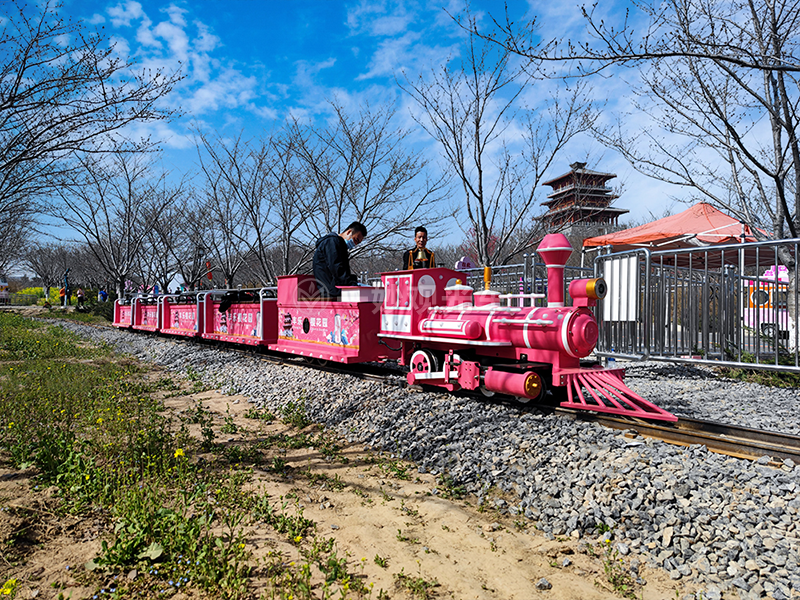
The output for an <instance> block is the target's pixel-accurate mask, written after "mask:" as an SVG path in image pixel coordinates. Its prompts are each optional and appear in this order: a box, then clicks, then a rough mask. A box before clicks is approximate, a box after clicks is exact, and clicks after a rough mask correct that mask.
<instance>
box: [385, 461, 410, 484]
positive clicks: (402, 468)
mask: <svg viewBox="0 0 800 600" xmlns="http://www.w3.org/2000/svg"><path fill="white" fill-rule="evenodd" d="M379 466H380V469H381V471H383V473H384V474H385V475H387V476H389V477H394V478H396V479H403V480H406V481H407V480H409V479H411V475H410V474H409V473H408V466H407V465H404V464H403V463H402V462H401V461H400V460H395V459H385V460H383V461H382V462H381V463H379Z"/></svg>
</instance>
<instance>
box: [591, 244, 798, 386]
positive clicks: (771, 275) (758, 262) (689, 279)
mask: <svg viewBox="0 0 800 600" xmlns="http://www.w3.org/2000/svg"><path fill="white" fill-rule="evenodd" d="M798 244H800V239H791V240H779V241H769V242H756V243H751V244H731V245H726V246H716V247H704V248H689V249H682V250H668V251H659V252H651V251H649V250H647V249H640V250H631V251H628V252H617V253H612V254H606V255H601V256H598V257H597V258H596V260H595V273H596V275H597V276H600V277H604V278H605V279H606V281H607V282H608V286H609V293H608V295H607V296H606V298H605V299H604V300H602V301H601V302H600V303H599V305H598V311H597V316H598V324H599V327H600V339H599V341H598V345H597V353H598V354H599V355H600V356H607V357H610V356H620V357H628V358H635V359H646V358H649V359H654V360H665V361H673V362H701V363H708V364H716V365H728V366H741V367H748V368H760V369H771V370H780V371H796V372H800V356H798V346H799V345H800V344H798V331H797V327H796V326H795V323H796V315H797V314H798V292H797V286H796V285H795V282H796V281H797V275H798V265H797V261H796V260H795V258H796V257H797V254H798V253H797V250H798Z"/></svg>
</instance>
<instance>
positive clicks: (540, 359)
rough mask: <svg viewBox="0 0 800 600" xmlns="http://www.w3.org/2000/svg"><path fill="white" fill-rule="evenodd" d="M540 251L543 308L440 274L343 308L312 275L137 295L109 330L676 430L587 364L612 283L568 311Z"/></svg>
mask: <svg viewBox="0 0 800 600" xmlns="http://www.w3.org/2000/svg"><path fill="white" fill-rule="evenodd" d="M537 251H538V253H539V255H540V256H542V258H543V259H544V260H545V262H546V264H547V271H548V285H547V289H548V294H547V306H546V307H536V306H532V305H533V303H534V300H536V299H538V298H543V297H544V296H543V295H537V294H506V295H503V294H500V293H499V292H496V291H492V290H490V289H486V290H484V291H480V292H474V291H473V290H472V288H471V287H468V286H466V285H463V283H462V282H464V281H466V275H464V274H463V273H459V272H458V271H453V270H451V269H445V268H435V269H423V270H413V271H396V272H391V273H383V274H382V275H381V283H382V286H381V287H346V288H343V289H342V295H341V299H340V300H338V301H330V300H321V299H319V297H318V294H317V289H316V281H315V280H314V278H313V277H312V276H309V275H288V276H285V277H280V278H278V286H277V294H275V293H274V291H275V289H274V288H263V289H261V290H257V291H246V292H242V291H236V290H212V291H203V292H199V293H197V294H194V295H191V296H176V295H164V296H158V297H155V298H152V297H136V298H134V299H133V300H132V301H131V302H130V303H124V302H120V301H117V302H116V304H115V307H114V325H115V326H117V327H123V328H132V329H135V330H142V331H151V332H160V333H161V334H164V335H176V336H185V337H191V338H200V339H206V340H216V341H220V342H228V343H234V344H243V345H249V346H260V347H262V348H264V349H266V350H269V351H272V352H279V353H287V354H293V355H298V356H302V357H305V358H307V359H311V360H322V361H332V362H340V363H348V364H350V363H364V362H382V361H387V360H397V361H398V362H399V363H400V364H401V365H404V366H406V367H408V369H409V372H408V375H407V377H408V382H409V384H412V385H413V384H418V385H428V386H436V387H440V388H444V389H446V390H449V391H456V390H461V389H464V390H480V391H481V392H483V393H484V394H485V395H487V396H491V395H493V394H495V393H499V394H504V395H508V396H512V397H514V398H516V399H517V400H518V401H520V402H530V401H532V400H539V399H543V398H544V397H545V396H547V395H549V394H548V391H549V392H551V393H552V395H554V396H558V397H560V398H561V399H562V400H563V401H562V402H561V403H560V404H561V406H564V407H567V408H573V409H580V410H590V411H596V412H604V413H611V414H618V415H629V416H634V417H639V418H645V419H654V420H663V421H676V420H677V417H675V416H674V415H672V414H670V413H669V412H666V411H664V410H662V409H660V408H658V407H657V406H655V405H654V404H652V403H651V402H648V401H647V400H645V399H644V398H642V397H641V396H639V395H638V394H636V393H635V392H633V391H632V390H631V389H629V388H628V387H627V386H626V385H625V384H624V383H623V375H624V370H623V369H619V368H614V369H607V368H603V367H601V366H597V365H593V366H582V365H581V359H582V358H585V357H587V356H588V355H589V354H591V352H592V351H593V350H594V347H595V344H596V343H597V336H598V328H597V321H596V320H595V317H594V314H593V311H592V308H593V307H594V306H595V305H596V303H597V300H598V299H601V298H602V297H603V296H604V295H605V292H606V284H605V281H604V280H602V279H578V280H574V281H572V282H571V283H570V285H569V294H570V296H571V298H572V306H567V305H566V302H565V299H564V264H565V263H566V261H567V259H568V258H569V256H570V254H571V253H572V248H571V246H570V245H569V242H568V241H567V238H566V237H564V236H563V235H561V234H551V235H548V236H546V237H545V238H544V240H543V241H542V243H541V244H540V245H539V248H538V249H537ZM487 287H488V286H487ZM526 304H531V306H526Z"/></svg>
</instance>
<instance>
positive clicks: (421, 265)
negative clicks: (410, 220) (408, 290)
mask: <svg viewBox="0 0 800 600" xmlns="http://www.w3.org/2000/svg"><path fill="white" fill-rule="evenodd" d="M414 243H415V246H414V247H413V248H412V249H411V250H406V251H405V252H403V262H402V266H401V267H400V270H401V271H408V270H411V269H432V268H434V267H435V266H436V261H435V259H434V257H433V250H428V248H427V247H426V246H427V244H428V230H427V229H425V228H424V227H422V226H420V227H417V228H416V229H415V230H414Z"/></svg>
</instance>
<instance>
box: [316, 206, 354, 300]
mask: <svg viewBox="0 0 800 600" xmlns="http://www.w3.org/2000/svg"><path fill="white" fill-rule="evenodd" d="M365 237H367V228H366V227H364V226H363V225H362V224H361V223H359V222H358V221H353V222H352V223H350V225H349V226H348V228H347V229H345V230H344V231H343V232H342V233H339V234H336V233H333V232H331V233H329V234H327V235H324V236H322V237H321V238H319V239H318V240H317V246H316V247H317V249H316V251H315V252H314V261H313V265H314V278H315V279H316V280H317V287H318V288H319V293H320V297H321V298H324V299H330V300H336V299H338V298H339V296H340V295H341V293H342V292H341V290H340V289H339V288H338V287H337V286H342V285H358V278H356V276H355V275H353V274H352V273H351V272H350V256H349V254H348V251H349V250H352V249H353V248H355V247H356V246H357V245H358V244H360V243H361V241H362V240H363V239H364V238H365Z"/></svg>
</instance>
